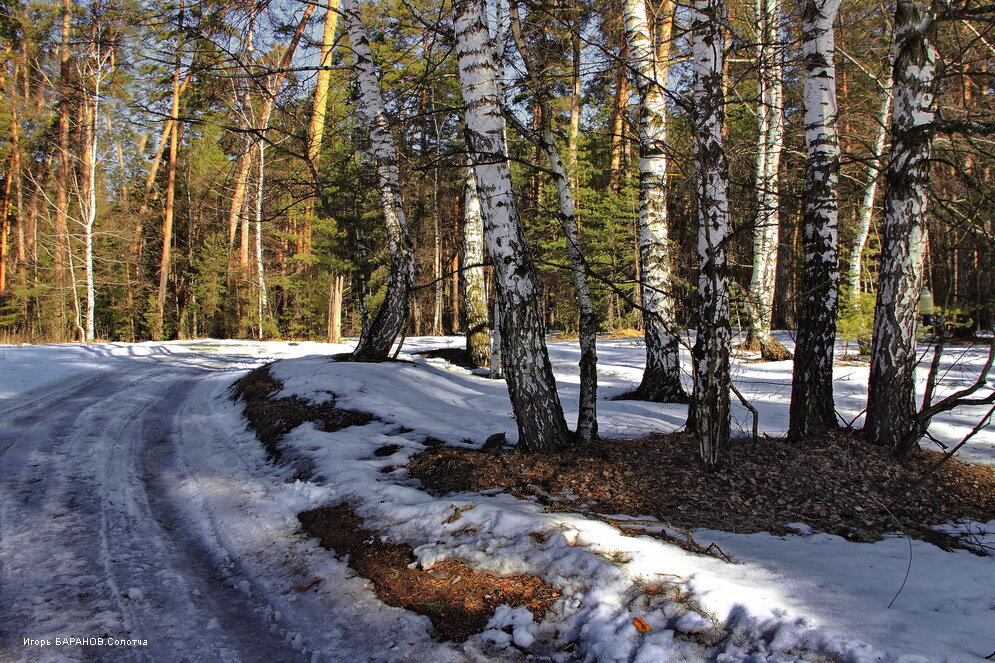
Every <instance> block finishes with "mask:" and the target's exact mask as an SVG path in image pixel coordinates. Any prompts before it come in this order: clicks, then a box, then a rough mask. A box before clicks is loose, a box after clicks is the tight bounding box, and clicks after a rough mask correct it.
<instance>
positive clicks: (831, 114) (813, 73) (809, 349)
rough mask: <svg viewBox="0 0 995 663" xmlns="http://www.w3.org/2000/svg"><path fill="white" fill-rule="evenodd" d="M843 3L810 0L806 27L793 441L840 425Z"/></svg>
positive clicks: (790, 427)
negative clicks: (838, 32) (836, 355)
mask: <svg viewBox="0 0 995 663" xmlns="http://www.w3.org/2000/svg"><path fill="white" fill-rule="evenodd" d="M839 4H840V2H839V0H807V2H806V3H805V10H804V15H803V25H802V37H803V43H802V52H803V57H804V66H805V84H804V108H805V140H806V145H807V156H806V160H805V190H804V194H803V205H804V210H803V217H802V249H803V255H804V265H803V267H802V281H801V289H802V293H801V294H802V303H801V309H800V311H799V317H798V334H797V336H796V338H795V363H794V370H793V374H792V381H791V385H792V387H791V406H790V410H789V423H788V436H789V437H792V438H801V437H808V436H811V435H818V434H820V433H824V432H826V431H828V430H832V429H834V428H836V427H837V425H838V424H837V421H836V409H835V401H834V400H833V351H834V349H835V346H836V309H837V306H838V300H839V266H838V264H837V252H838V235H837V227H836V221H837V192H836V187H837V182H838V179H839V166H840V156H839V144H838V140H837V135H836V66H835V63H834V61H833V58H834V56H835V52H836V51H835V32H834V28H833V23H834V22H835V21H836V14H837V11H838V10H839Z"/></svg>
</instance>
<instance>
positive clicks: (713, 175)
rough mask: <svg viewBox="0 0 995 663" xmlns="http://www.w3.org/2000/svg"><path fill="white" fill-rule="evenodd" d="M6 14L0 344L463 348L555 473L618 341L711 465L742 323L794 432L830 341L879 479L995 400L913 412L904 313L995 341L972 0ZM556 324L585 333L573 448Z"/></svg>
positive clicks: (815, 400)
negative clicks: (687, 377)
mask: <svg viewBox="0 0 995 663" xmlns="http://www.w3.org/2000/svg"><path fill="white" fill-rule="evenodd" d="M2 9H3V11H2V16H0V38H2V49H0V85H2V87H3V92H4V94H3V98H2V100H0V122H2V123H3V124H4V125H6V127H8V130H6V131H4V132H2V134H0V135H2V141H0V178H2V179H0V341H4V342H17V341H67V340H78V341H93V340H95V339H107V340H145V339H157V340H162V339H173V338H190V337H200V336H215V337H255V338H270V337H292V338H313V339H324V340H330V341H338V340H340V339H341V338H342V336H343V335H351V336H358V337H359V341H358V344H357V347H356V350H355V353H354V359H356V360H363V361H382V360H385V359H388V358H390V357H391V356H392V353H393V352H394V351H395V350H396V347H397V342H398V339H399V338H401V337H403V336H416V335H423V334H436V335H437V334H456V333H465V334H466V336H467V345H468V351H469V355H470V356H471V357H472V361H473V362H474V363H475V364H477V365H480V366H483V365H487V364H491V365H492V366H493V371H492V373H493V374H495V375H496V374H498V373H499V372H500V374H501V375H503V377H504V378H505V379H506V380H507V382H508V387H509V393H510V395H511V399H512V403H513V405H514V409H515V412H516V418H517V421H518V425H519V431H520V438H521V444H522V446H523V447H524V448H527V449H532V450H536V451H543V450H549V449H553V448H557V447H560V446H562V445H566V444H570V443H574V442H584V441H589V440H593V439H595V438H596V437H597V434H598V431H597V352H596V345H595V340H596V337H597V334H598V333H599V332H603V331H611V330H618V329H623V328H636V329H638V330H640V331H641V332H642V333H643V334H644V337H645V341H646V343H645V345H646V368H645V372H644V375H643V378H642V380H641V382H640V384H639V385H638V387H637V388H636V389H635V391H634V392H633V393H632V394H630V395H629V397H631V398H639V399H644V400H652V401H657V402H687V403H690V409H689V419H688V427H689V429H690V430H693V431H694V432H696V434H697V435H698V438H699V439H700V441H701V455H702V459H703V460H704V461H705V462H706V463H708V464H716V463H718V462H720V460H721V457H722V450H723V449H724V448H725V447H726V446H727V445H728V442H729V431H730V408H731V398H732V397H734V396H735V393H734V390H733V389H732V383H731V379H730V354H731V351H732V343H733V336H734V331H737V330H742V331H743V332H744V334H745V337H744V341H743V345H744V347H745V348H746V349H750V350H756V351H759V352H761V354H762V356H763V358H765V359H788V358H791V355H790V353H788V351H787V350H786V349H785V348H784V347H783V346H782V345H781V344H780V343H778V342H777V341H776V340H775V339H774V337H773V336H772V335H771V331H772V329H791V330H794V331H795V333H796V343H795V352H794V357H793V361H794V375H793V385H792V396H791V407H790V433H789V434H790V436H792V437H796V438H798V437H805V436H810V435H818V434H821V433H824V432H826V431H829V430H832V429H834V428H837V427H838V426H839V425H840V422H839V420H838V417H837V414H836V412H835V408H834V403H833V391H832V379H833V378H832V367H833V350H834V345H835V342H836V339H837V336H838V335H842V336H843V337H844V338H846V339H848V340H853V341H857V342H859V343H860V344H861V345H863V346H864V347H865V348H866V349H867V351H868V352H869V353H870V366H871V377H870V384H869V402H868V410H867V424H866V428H865V431H866V433H867V435H868V437H869V438H870V439H871V440H872V441H874V442H878V443H880V444H884V445H887V446H889V447H891V448H892V449H894V450H895V452H896V453H898V454H899V455H904V454H908V453H909V452H911V450H912V449H913V448H914V447H915V445H916V444H917V442H918V440H919V439H920V438H921V437H922V435H923V434H925V432H926V430H927V428H928V426H929V421H930V419H931V418H932V417H933V416H935V415H936V414H937V413H939V412H942V411H944V410H945V409H950V408H951V407H955V406H957V405H959V404H964V403H972V404H991V403H993V402H995V393H992V394H989V393H988V392H987V391H986V389H988V388H987V386H986V382H985V376H980V377H979V381H978V382H977V383H975V384H974V385H973V386H972V387H969V388H967V389H964V390H962V391H961V392H958V393H957V394H955V395H954V396H952V397H947V398H944V399H934V398H933V390H934V389H935V386H936V385H935V378H931V381H930V383H929V385H928V386H927V391H928V393H927V398H926V400H925V402H923V403H918V402H917V401H916V395H915V366H916V365H917V363H918V361H919V359H920V357H919V354H918V351H917V339H918V338H919V336H920V335H921V333H922V330H921V324H920V319H919V309H920V301H921V300H923V298H924V297H925V298H927V299H930V301H931V302H933V304H932V306H933V307H934V309H935V315H936V318H937V319H936V322H937V325H936V332H937V336H938V337H941V338H945V337H946V336H949V335H961V336H968V337H969V336H972V335H974V334H976V333H977V332H979V331H982V330H990V329H991V328H992V324H993V302H995V294H993V291H995V288H993V285H995V284H993V279H992V276H993V273H995V251H993V243H995V212H993V209H995V206H993V204H992V203H993V201H992V189H991V187H990V186H989V185H987V183H989V182H991V181H992V168H993V165H995V154H993V150H992V147H993V145H995V143H993V140H995V139H993V137H992V135H993V132H995V123H993V119H995V108H993V106H995V67H993V64H995V21H993V20H992V19H993V18H995V9H993V8H992V7H991V6H989V5H984V4H979V3H976V2H974V1H973V0H958V2H954V3H950V2H939V1H936V2H933V3H928V2H920V1H919V0H895V1H894V2H890V3H882V2H872V1H870V0H852V1H848V0H842V1H841V0H799V1H798V2H794V3H784V2H782V0H756V1H755V2H754V3H747V2H732V1H730V0H694V1H693V2H691V3H690V4H687V5H681V4H677V3H675V2H674V1H673V0H612V1H610V2H609V1H604V0H596V1H591V0H568V2H566V3H548V2H544V1H536V0H495V1H494V2H488V1H487V0H452V1H451V2H449V3H441V4H440V3H437V2H428V1H426V0H408V1H406V2H397V1H395V0H383V1H380V0H375V1H372V0H364V1H363V2H360V1H359V0H342V1H341V4H340V3H339V2H338V1H337V0H332V1H331V2H329V3H327V4H326V3H311V2H302V1H301V0H283V1H281V2H276V1H273V2H260V3H250V4H246V3H242V2H232V1H230V0H202V1H194V0H170V1H169V2H161V3H142V2H137V1H136V0H94V1H92V2H71V1H70V0H61V1H60V2H52V1H51V0H40V1H37V2H27V1H20V0H4V1H3V3H2ZM491 328H493V329H494V334H493V344H492V335H491V333H490V329H491ZM688 329H692V330H695V332H696V333H695V334H694V335H693V345H690V346H689V349H690V351H691V354H692V357H693V362H692V376H691V377H692V379H691V381H690V384H691V385H692V389H691V393H687V391H686V389H685V387H684V384H685V383H684V382H683V381H682V379H681V365H680V362H679V361H678V358H679V349H680V346H681V344H682V343H691V341H689V340H688V338H690V337H689V336H687V335H685V334H684V331H685V330H688ZM550 330H556V331H560V332H563V333H565V334H573V333H577V334H578V335H579V337H580V345H581V359H580V376H581V407H580V415H579V419H578V421H577V422H576V426H573V427H571V426H568V424H567V422H566V421H565V419H564V416H563V411H562V407H561V406H560V402H559V399H558V396H557V393H556V389H555V384H554V382H553V377H552V369H551V366H550V362H549V359H548V356H547V354H546V348H545V338H546V334H547V332H549V331H550ZM492 346H493V347H492ZM990 363H991V362H989V364H990ZM986 371H987V369H986ZM571 428H572V430H571Z"/></svg>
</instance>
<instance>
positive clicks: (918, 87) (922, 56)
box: [864, 0, 937, 456]
mask: <svg viewBox="0 0 995 663" xmlns="http://www.w3.org/2000/svg"><path fill="white" fill-rule="evenodd" d="M934 21H935V16H934V15H933V13H932V10H931V9H930V7H928V6H927V5H925V4H923V3H921V2H917V1H916V0H899V2H898V5H897V7H896V11H895V28H894V30H895V33H894V34H895V53H896V55H895V66H894V70H893V71H894V73H893V79H894V87H893V101H892V103H893V108H892V116H891V118H892V119H891V143H892V144H891V159H890V161H889V162H888V166H887V169H886V171H885V194H884V195H885V199H884V221H883V224H882V226H883V227H882V237H881V255H880V273H879V275H878V295H877V305H876V308H875V316H874V337H873V341H872V346H871V374H870V382H869V385H868V395H867V422H866V424H865V428H864V430H865V432H866V435H867V437H868V438H869V439H870V440H871V441H872V442H876V443H878V444H883V445H886V446H889V447H891V448H892V449H893V450H894V451H895V453H897V454H898V455H900V456H905V455H908V454H909V453H910V452H911V451H912V449H913V448H914V447H915V445H916V444H917V443H918V439H916V436H915V435H913V434H912V433H913V430H914V428H915V415H916V403H915V369H916V364H917V360H918V357H917V354H916V323H917V317H918V316H917V305H918V301H919V292H920V289H921V287H922V251H923V245H924V241H923V235H924V223H925V217H926V209H927V202H928V192H929V159H930V151H931V147H932V134H931V131H932V127H931V125H932V122H933V116H934V111H933V104H934V98H933V94H934V90H935V87H936V60H937V53H936V49H935V48H934V47H933V44H932V33H933V29H934Z"/></svg>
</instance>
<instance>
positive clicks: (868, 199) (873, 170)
mask: <svg viewBox="0 0 995 663" xmlns="http://www.w3.org/2000/svg"><path fill="white" fill-rule="evenodd" d="M884 87H885V97H884V100H883V101H882V102H881V115H880V117H879V118H878V128H877V133H876V134H875V136H874V153H873V154H872V155H871V158H870V160H869V161H868V163H867V173H866V176H865V178H866V179H865V183H864V194H863V196H862V197H861V200H860V209H859V210H858V211H857V228H856V232H855V235H854V238H853V245H852V246H851V247H850V255H849V258H848V260H847V271H846V277H845V284H846V286H847V288H846V293H847V297H848V298H849V301H847V302H846V304H845V306H853V305H855V304H856V303H857V302H858V301H859V295H860V273H861V270H862V269H863V256H864V247H865V246H866V245H867V237H868V236H869V235H870V232H871V217H872V216H873V215H874V198H875V196H876V195H877V191H878V179H879V178H880V177H881V170H882V162H883V159H884V150H885V144H886V143H887V140H888V125H889V120H890V119H891V90H890V88H891V75H890V74H889V75H888V78H887V80H886V82H885V84H884Z"/></svg>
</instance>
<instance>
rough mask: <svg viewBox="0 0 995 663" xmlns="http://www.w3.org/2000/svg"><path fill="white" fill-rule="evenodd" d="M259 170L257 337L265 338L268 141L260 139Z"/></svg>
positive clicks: (257, 184) (257, 196)
mask: <svg viewBox="0 0 995 663" xmlns="http://www.w3.org/2000/svg"><path fill="white" fill-rule="evenodd" d="M257 149H258V150H259V171H258V175H257V180H256V208H255V217H256V289H257V290H258V293H257V294H258V296H257V298H256V305H257V311H256V313H257V321H258V323H259V324H258V328H257V338H260V339H261V338H263V335H264V329H263V328H264V324H263V323H264V321H265V319H266V309H267V308H269V301H268V297H267V293H266V271H265V270H266V267H265V263H264V262H263V188H264V186H265V184H266V143H265V142H263V141H259V142H258V144H257Z"/></svg>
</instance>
